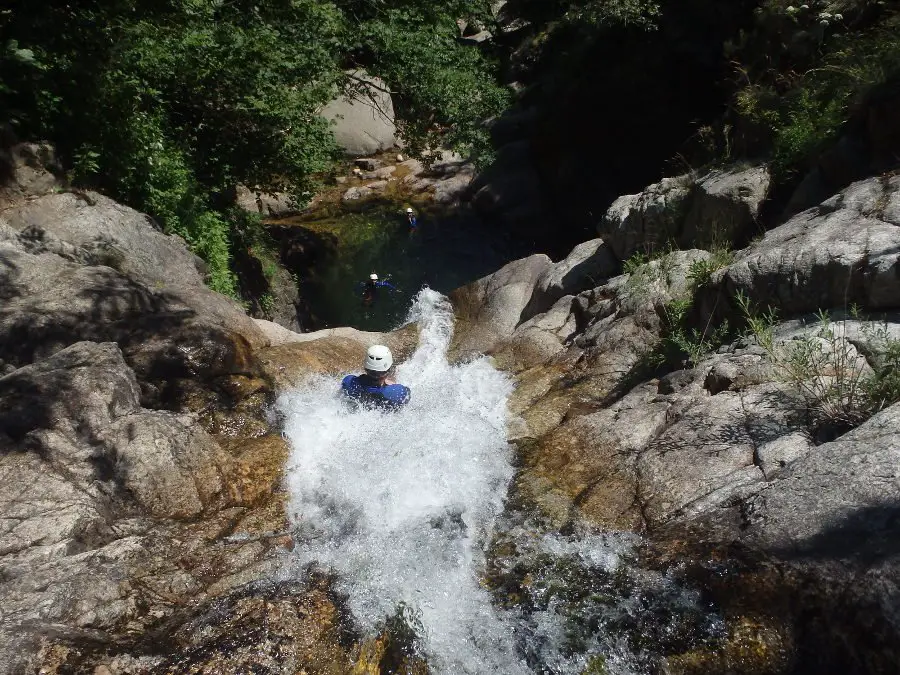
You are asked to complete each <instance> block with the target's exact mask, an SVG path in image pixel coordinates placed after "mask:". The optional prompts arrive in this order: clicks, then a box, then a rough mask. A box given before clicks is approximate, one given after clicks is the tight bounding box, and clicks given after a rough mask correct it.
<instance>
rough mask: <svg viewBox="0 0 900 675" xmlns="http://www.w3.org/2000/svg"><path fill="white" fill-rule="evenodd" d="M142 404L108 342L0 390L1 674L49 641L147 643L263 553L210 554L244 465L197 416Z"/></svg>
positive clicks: (71, 353)
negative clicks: (134, 637) (219, 511)
mask: <svg viewBox="0 0 900 675" xmlns="http://www.w3.org/2000/svg"><path fill="white" fill-rule="evenodd" d="M139 399H140V389H139V387H138V383H137V381H136V379H135V376H134V373H133V372H132V371H131V370H130V369H129V368H128V366H127V365H126V363H125V360H124V359H123V356H122V353H121V351H120V350H119V348H118V347H117V346H116V345H115V344H112V343H106V344H97V343H92V342H81V343H77V344H74V345H71V346H69V347H68V348H66V349H63V350H61V351H58V352H57V353H55V354H53V355H52V356H50V357H49V358H47V359H44V360H42V361H40V362H39V363H35V364H33V365H29V366H25V367H22V368H19V369H17V370H16V371H14V372H13V373H12V374H10V375H7V376H6V377H3V378H0V619H2V620H0V672H3V673H19V672H37V671H38V670H39V666H40V665H41V660H40V654H41V651H42V648H43V647H45V646H46V645H47V644H48V643H50V642H58V641H63V642H69V643H74V644H77V645H84V644H86V643H87V642H90V643H91V644H105V643H109V642H110V641H112V640H114V639H115V638H114V635H115V634H116V633H118V632H121V631H127V630H132V629H137V630H138V632H143V630H144V629H145V628H146V626H147V625H148V624H149V623H152V622H154V621H156V620H158V619H159V618H161V617H163V616H166V615H167V614H169V613H171V611H172V609H173V607H174V606H178V605H183V604H185V603H187V602H188V601H194V600H196V599H197V598H198V597H199V596H200V595H201V591H203V589H204V588H206V587H207V586H208V585H209V584H210V583H211V582H212V581H213V580H214V579H218V578H219V577H220V576H221V575H222V574H223V572H224V570H229V571H231V572H234V573H235V574H237V573H238V572H241V571H242V570H243V569H244V568H245V567H247V566H248V565H250V564H255V563H256V558H255V557H254V555H255V556H259V555H260V554H261V553H262V552H263V551H264V550H265V547H262V546H261V545H260V544H258V543H256V544H253V543H252V542H250V543H248V544H247V548H245V547H244V545H243V544H241V545H238V546H237V547H235V548H233V549H232V552H227V551H225V550H224V549H223V548H222V547H221V545H219V546H218V548H215V547H211V546H210V542H211V541H212V540H213V539H215V538H216V537H219V536H221V532H223V531H228V532H231V531H234V530H233V528H235V527H236V526H237V528H238V529H240V528H241V527H242V526H240V525H239V524H238V523H239V521H240V517H241V515H242V511H241V509H230V510H229V511H228V512H226V513H224V515H223V517H222V518H221V519H219V520H218V522H217V520H216V519H217V516H215V515H213V511H214V509H216V508H220V507H225V506H229V505H231V504H235V503H240V500H241V499H243V497H239V495H238V492H239V489H238V488H236V487H235V486H234V484H232V483H229V484H226V481H225V479H226V477H228V478H229V480H231V479H233V477H234V475H235V474H236V471H237V467H238V466H242V465H241V464H239V463H240V462H242V461H245V460H243V459H241V458H240V456H238V459H233V458H232V457H231V456H229V455H226V454H225V453H224V451H223V450H222V449H221V448H220V447H219V445H218V444H217V443H216V442H215V441H213V439H212V438H211V437H210V436H209V435H207V434H206V432H204V431H203V429H202V428H201V427H200V426H199V425H198V424H197V423H196V418H195V417H193V416H189V415H178V414H175V413H170V412H163V411H150V410H146V409H144V408H142V407H141V405H140V402H139ZM244 470H246V469H244ZM253 494H254V495H257V497H256V498H258V495H260V494H261V493H260V492H258V491H257V492H253ZM275 506H276V507H277V511H276V513H278V512H280V511H281V509H282V507H281V505H280V503H276V505H275ZM200 517H203V518H210V519H211V521H212V522H210V523H209V524H208V525H203V524H201V520H200ZM173 518H176V519H180V518H188V519H189V522H186V523H181V522H178V521H175V520H172V519H173ZM278 520H279V518H278V517H277V515H276V522H278ZM276 527H277V525H276ZM217 555H221V556H224V557H222V559H221V560H217V559H216V556H217ZM220 569H221V570H222V571H217V570H220ZM244 574H245V579H244V582H246V581H252V580H253V579H255V578H256V577H255V576H251V575H250V573H249V572H246V573H244ZM219 583H220V586H221V587H222V588H224V589H227V588H229V587H230V586H229V585H228V582H227V581H225V582H219ZM235 583H237V582H235Z"/></svg>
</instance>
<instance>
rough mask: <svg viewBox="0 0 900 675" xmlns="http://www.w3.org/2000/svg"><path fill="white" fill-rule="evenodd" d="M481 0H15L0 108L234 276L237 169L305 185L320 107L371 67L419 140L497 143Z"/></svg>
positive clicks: (320, 125) (26, 132)
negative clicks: (486, 126)
mask: <svg viewBox="0 0 900 675" xmlns="http://www.w3.org/2000/svg"><path fill="white" fill-rule="evenodd" d="M486 11H487V5H486V4H485V3H483V2H476V1H475V0H443V1H438V2H427V1H426V0H385V1H384V2H382V1H378V2H374V1H373V0H255V1H253V2H251V1H250V0H81V1H80V2H69V1H64V0H48V1H47V2H41V3H34V2H28V1H26V0H12V4H11V6H10V7H9V8H8V9H6V10H3V11H0V47H3V48H2V49H0V72H2V73H3V81H2V83H0V113H2V114H3V116H4V117H5V118H6V119H8V120H9V121H10V122H11V123H12V124H13V125H14V126H15V127H16V128H17V129H18V130H19V132H20V135H21V136H23V137H42V138H48V139H50V140H52V141H54V142H55V143H56V144H57V147H58V148H59V149H60V152H61V153H62V155H63V157H65V158H68V160H69V163H70V165H71V167H72V170H73V178H74V179H75V180H76V181H78V182H80V183H82V184H85V185H90V186H94V187H98V188H100V189H103V190H105V191H106V192H108V193H110V194H111V195H112V196H114V197H116V198H119V199H122V200H123V201H125V202H126V203H128V204H130V205H132V206H134V207H136V208H139V209H142V210H146V211H147V212H149V213H150V214H151V215H153V216H154V217H156V218H157V219H158V220H159V221H160V222H161V223H162V224H163V225H164V227H165V228H166V229H167V230H168V231H170V232H176V233H178V234H180V235H182V236H184V237H185V239H187V241H188V242H189V243H190V244H191V246H192V247H193V248H194V250H195V251H197V252H198V253H199V254H200V255H202V256H203V257H204V258H205V259H206V260H207V262H208V263H209V264H210V268H211V274H212V278H211V284H212V285H213V286H214V287H215V288H217V289H219V290H222V291H223V292H231V293H233V292H234V288H235V286H234V279H233V275H232V274H231V272H230V271H229V267H228V260H229V246H230V243H229V242H230V239H231V235H230V229H231V226H230V224H229V222H228V218H227V216H226V215H225V210H226V207H227V205H228V203H229V201H230V197H231V195H232V194H233V191H234V187H235V186H236V185H237V184H238V183H246V184H250V185H257V186H261V187H264V188H266V189H270V190H290V191H292V192H293V193H294V195H295V197H297V198H299V199H300V200H301V201H302V198H303V197H304V196H305V194H308V192H309V191H310V190H311V189H312V188H313V187H314V185H315V183H314V176H315V175H316V174H317V173H318V172H321V171H323V170H325V169H326V168H328V166H329V165H330V164H331V163H332V162H333V160H334V159H335V158H336V156H337V155H336V147H335V144H334V138H333V134H332V133H331V130H330V126H329V123H328V122H327V121H326V120H325V119H323V118H322V117H321V116H320V115H319V114H318V113H319V111H320V110H321V108H322V107H323V106H324V104H325V103H327V102H328V101H329V100H331V99H332V98H333V97H334V96H335V95H336V94H337V93H338V92H339V91H340V90H341V89H342V88H346V87H349V86H351V85H352V84H353V77H352V75H350V74H349V73H348V71H350V70H351V69H353V68H359V67H363V68H366V69H368V70H369V71H370V72H371V73H373V74H375V75H379V76H381V77H383V78H384V79H385V80H386V81H387V82H388V86H390V88H391V90H392V91H393V92H394V93H395V94H396V97H397V110H398V113H399V119H398V125H399V127H400V128H401V129H402V130H403V131H404V133H405V134H406V135H407V136H408V138H409V141H410V143H411V146H412V148H413V149H414V150H422V149H425V148H426V147H427V146H434V145H436V144H438V143H441V144H443V145H450V146H451V147H454V148H456V149H460V150H463V151H465V152H472V151H477V150H478V149H479V148H484V147H486V135H485V132H484V130H483V128H482V125H481V123H482V120H483V119H484V118H486V117H489V116H491V115H494V114H497V113H498V112H500V110H502V108H503V106H504V105H505V103H506V97H505V94H504V91H503V89H502V88H501V87H499V86H498V84H497V83H496V77H495V64H494V63H492V62H491V61H490V60H488V59H486V58H485V57H484V56H482V55H481V53H480V52H479V51H478V50H474V49H471V48H466V47H464V46H462V45H460V44H458V43H457V41H456V40H455V39H454V33H455V31H456V30H457V27H456V23H455V20H456V18H458V17H460V16H485V15H486Z"/></svg>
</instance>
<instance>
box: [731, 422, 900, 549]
mask: <svg viewBox="0 0 900 675" xmlns="http://www.w3.org/2000/svg"><path fill="white" fill-rule="evenodd" d="M898 431H900V404H895V405H893V406H892V407H890V408H888V409H887V410H884V411H882V412H880V413H878V414H877V415H875V416H874V417H872V418H871V419H870V420H869V421H867V422H865V423H864V424H863V425H861V426H860V427H858V428H857V429H854V430H853V431H851V432H849V433H847V434H845V435H844V436H841V437H840V438H839V439H837V440H836V441H833V442H831V443H826V444H824V445H821V446H819V447H817V448H815V451H814V452H810V453H809V454H807V455H806V456H805V457H804V458H803V459H802V460H800V461H797V462H795V463H794V464H793V465H792V466H791V467H790V468H789V469H787V470H786V471H785V473H784V474H783V475H782V477H781V479H780V480H778V481H776V482H775V483H773V484H772V486H771V487H770V488H769V489H767V490H765V491H763V492H760V493H759V494H758V495H755V496H754V497H752V498H751V499H749V500H747V505H748V506H749V507H750V508H747V509H745V512H746V514H747V515H746V516H745V519H744V521H743V522H744V526H745V529H744V532H743V534H742V539H744V540H746V541H747V542H748V543H752V544H753V545H754V546H758V547H763V548H766V549H768V550H770V551H777V552H778V553H779V554H780V555H783V556H792V557H793V556H801V557H812V556H817V555H824V556H833V557H835V558H837V559H840V558H857V557H858V558H864V557H867V555H868V552H872V551H879V550H884V549H885V547H886V546H892V540H890V539H885V538H884V537H885V530H887V529H895V527H896V526H895V525H893V523H895V522H896V521H895V519H894V518H893V515H892V514H893V513H895V511H896V501H897V497H898V495H900V433H898Z"/></svg>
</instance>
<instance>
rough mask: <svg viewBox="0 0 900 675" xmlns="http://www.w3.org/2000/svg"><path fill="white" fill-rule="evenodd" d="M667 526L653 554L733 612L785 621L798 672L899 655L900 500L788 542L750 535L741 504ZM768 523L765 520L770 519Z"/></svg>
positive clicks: (815, 674)
mask: <svg viewBox="0 0 900 675" xmlns="http://www.w3.org/2000/svg"><path fill="white" fill-rule="evenodd" d="M733 506H734V508H731V509H727V510H723V512H721V513H716V514H711V515H709V516H707V517H705V518H704V519H702V520H701V521H693V522H674V523H670V524H668V525H666V526H664V527H663V528H660V529H659V530H658V531H656V532H655V533H654V535H653V542H652V543H651V544H650V545H649V546H648V547H647V548H646V550H645V554H646V560H647V561H648V562H649V563H650V564H651V565H652V566H654V567H656V566H658V568H659V569H660V570H667V571H669V572H671V571H672V569H673V568H672V567H671V565H672V563H673V562H674V561H676V560H677V561H679V562H680V564H679V566H678V567H677V568H675V569H676V572H675V574H676V578H678V579H683V580H685V581H686V582H687V583H689V584H691V585H693V586H694V587H696V588H700V589H702V592H703V602H708V603H711V604H713V605H715V606H716V607H719V608H720V610H721V611H722V613H723V615H724V616H725V617H726V619H727V618H729V617H732V618H738V617H749V618H751V620H754V621H758V622H759V623H761V624H763V625H772V626H781V627H782V630H783V631H786V634H787V635H788V636H789V639H790V644H791V651H792V653H791V660H790V667H789V668H788V669H787V670H784V671H779V672H784V673H789V674H790V675H846V674H851V675H889V674H893V673H896V672H897V664H898V663H900V625H898V623H897V622H896V613H895V608H896V606H897V603H898V602H900V590H898V589H900V574H898V573H897V562H898V556H900V543H898V542H900V503H898V502H896V501H886V502H885V503H883V504H878V505H872V506H868V507H864V508H861V509H856V510H854V511H852V512H848V513H846V514H845V515H844V516H843V517H841V518H839V519H836V520H835V521H834V522H831V523H828V524H825V525H824V526H823V527H822V529H821V530H819V531H818V532H816V533H815V534H813V535H811V536H809V537H807V538H804V539H800V540H797V541H795V542H792V543H791V544H790V545H789V546H776V547H767V546H759V545H756V544H753V543H752V542H751V541H750V540H746V541H744V540H741V539H738V538H737V535H736V534H735V533H739V532H741V527H740V523H739V522H738V521H739V520H740V518H741V516H740V511H741V508H744V507H743V506H741V505H733ZM760 527H765V525H764V524H763V525H761V526H760Z"/></svg>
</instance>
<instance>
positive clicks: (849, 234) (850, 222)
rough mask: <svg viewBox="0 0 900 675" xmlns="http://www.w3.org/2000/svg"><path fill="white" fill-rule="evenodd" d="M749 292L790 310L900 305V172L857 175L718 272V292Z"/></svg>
mask: <svg viewBox="0 0 900 675" xmlns="http://www.w3.org/2000/svg"><path fill="white" fill-rule="evenodd" d="M738 292H743V293H745V294H747V295H748V296H749V297H750V298H751V299H752V300H754V301H755V302H756V303H757V304H758V305H759V306H761V307H765V306H767V305H771V306H774V307H776V308H777V309H778V311H779V312H781V313H782V315H785V314H787V315H791V314H797V313H804V312H814V311H817V310H818V309H832V308H849V307H850V305H852V304H853V303H857V304H859V305H860V306H861V307H863V308H865V309H867V310H870V311H872V310H884V309H892V308H895V307H897V305H898V304H900V303H898V298H900V176H894V177H892V178H888V179H881V178H871V179H868V180H865V181H861V182H858V183H854V184H853V185H851V186H850V187H848V188H847V189H846V190H844V191H843V192H841V193H840V194H838V195H835V196H834V197H832V198H831V199H829V200H827V201H826V202H823V203H822V204H821V205H820V206H818V207H816V208H813V209H809V210H807V211H804V212H803V213H800V214H798V215H796V216H794V217H793V218H791V219H790V220H789V221H788V222H786V223H785V224H783V225H780V226H779V227H776V228H775V229H773V230H770V231H769V232H767V233H766V235H765V236H764V237H763V238H762V240H761V241H759V242H757V243H755V244H753V245H751V246H750V247H749V248H747V249H745V250H744V251H741V252H740V253H739V254H738V255H737V258H736V260H735V261H734V262H733V263H732V264H731V265H729V266H728V267H726V268H725V269H723V270H721V271H720V272H718V273H717V274H716V275H715V276H714V277H713V285H712V289H711V291H710V292H709V293H707V294H705V296H704V302H705V305H706V306H707V307H709V306H711V304H712V303H713V302H715V297H716V294H717V293H725V294H727V295H728V296H730V297H733V296H734V295H735V294H737V293H738Z"/></svg>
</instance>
